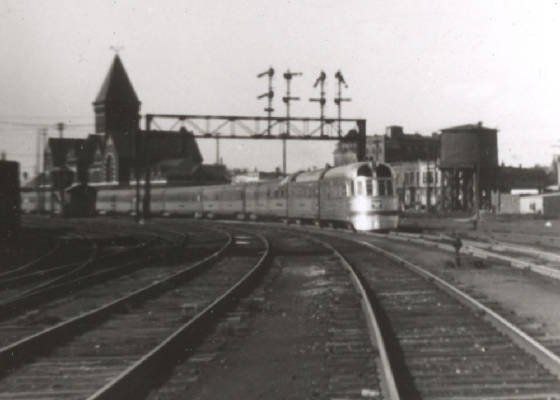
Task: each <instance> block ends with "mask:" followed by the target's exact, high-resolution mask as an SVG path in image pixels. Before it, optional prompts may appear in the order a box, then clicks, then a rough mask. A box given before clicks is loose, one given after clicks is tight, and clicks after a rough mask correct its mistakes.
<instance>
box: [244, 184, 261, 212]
mask: <svg viewBox="0 0 560 400" xmlns="http://www.w3.org/2000/svg"><path fill="white" fill-rule="evenodd" d="M259 186H260V182H252V183H248V184H247V185H246V186H245V215H246V216H247V218H249V219H252V220H255V219H257V214H258V202H259Z"/></svg>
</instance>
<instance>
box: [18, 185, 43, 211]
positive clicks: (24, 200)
mask: <svg viewBox="0 0 560 400" xmlns="http://www.w3.org/2000/svg"><path fill="white" fill-rule="evenodd" d="M38 210H39V194H38V193H37V191H36V190H29V189H24V190H22V191H21V212H22V213H24V214H32V213H35V212H37V211H38Z"/></svg>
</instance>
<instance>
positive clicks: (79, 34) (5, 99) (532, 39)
mask: <svg viewBox="0 0 560 400" xmlns="http://www.w3.org/2000/svg"><path fill="white" fill-rule="evenodd" d="M558 3H559V1H547V0H540V1H533V2H530V1H515V0H508V1H498V0H495V1H493V0H471V1H464V0H461V1H458V0H410V1H409V0H402V1H389V0H387V1H377V0H364V1H357V0H347V1H343V2H341V1H331V0H321V1H312V0H298V1H285V0H274V1H272V0H271V1H267V0H258V1H257V0H237V1H226V0H221V1H211V0H205V1H204V0H201V1H199V0H192V1H179V0H168V1H157V2H156V1H145V0H130V1H118V0H114V1H108V0H99V1H95V2H92V1H75V0H68V1H65V0H64V1H63V0H49V1H48V2H38V1H32V0H0V37H1V38H2V39H1V43H2V45H1V46H0V60H1V62H0V88H1V90H0V99H1V101H0V151H4V152H5V153H6V154H7V158H8V159H15V160H17V161H20V162H21V164H22V170H23V171H28V172H30V171H32V170H33V168H34V165H35V152H36V146H37V144H36V135H37V131H38V129H39V128H40V127H41V126H43V125H45V126H48V128H49V135H50V136H56V135H57V133H56V131H55V129H54V128H53V125H54V124H55V123H56V122H59V121H60V122H65V123H66V124H67V125H68V127H67V130H66V132H65V136H66V137H84V136H86V135H87V134H88V133H92V132H93V130H94V126H93V122H94V118H93V116H94V114H93V108H92V104H91V103H92V102H93V100H94V99H95V97H96V95H97V93H98V91H99V88H100V86H101V83H102V81H103V79H104V77H105V75H106V73H107V71H108V68H109V66H110V64H111V62H112V58H113V57H114V52H113V51H112V50H111V49H110V47H111V46H123V47H124V48H123V49H122V50H121V51H120V57H121V59H122V61H123V63H124V66H125V68H126V70H127V72H128V74H129V77H130V79H131V81H132V83H133V86H134V88H135V90H136V93H137V94H138V97H139V98H140V100H141V102H142V106H141V113H142V114H145V113H180V114H228V115H236V114H239V115H261V116H264V115H265V113H264V111H263V108H264V107H265V104H264V103H265V102H264V101H262V100H260V101H259V100H257V98H256V97H257V96H258V95H259V94H261V93H264V92H266V81H265V80H264V79H257V77H256V75H257V74H258V73H259V72H262V71H264V70H266V69H267V68H268V67H270V66H272V67H274V68H275V70H276V71H277V74H276V76H275V80H274V86H275V90H276V93H277V95H276V96H275V98H274V105H273V106H274V108H275V109H276V112H275V114H274V115H277V116H284V113H285V108H284V105H283V104H282V103H281V99H280V97H281V95H282V93H283V92H284V90H285V82H284V81H283V79H281V76H280V75H281V73H282V72H284V71H286V70H287V69H288V68H290V69H291V70H292V71H297V72H302V73H303V76H302V77H300V78H295V79H294V80H293V85H292V90H293V95H295V96H300V97H301V98H302V101H299V102H294V103H293V104H292V115H297V116H309V117H318V114H319V111H318V106H317V104H316V103H313V104H312V103H309V102H308V101H307V99H308V98H309V97H316V96H317V90H316V89H313V83H314V82H315V79H316V78H317V76H318V75H319V72H320V71H321V70H324V71H325V72H326V73H327V82H326V92H327V107H326V114H327V115H328V116H335V115H336V108H335V106H334V103H333V100H332V99H333V98H334V97H335V87H336V86H335V79H334V73H335V72H336V71H337V70H341V71H342V72H343V74H344V77H345V79H346V82H347V83H348V89H346V90H345V92H344V97H350V98H351V99H352V101H351V102H349V103H345V104H344V108H343V117H348V118H350V117H352V118H365V119H367V134H368V135H373V134H381V133H383V132H384V129H385V127H386V126H389V125H401V126H403V127H404V130H405V132H409V133H412V132H418V133H421V134H425V135H430V134H431V133H432V132H435V131H438V130H440V129H442V128H446V127H450V126H454V125H460V124H465V123H477V122H479V121H482V122H483V124H484V125H485V126H487V127H491V128H497V129H498V130H499V132H498V147H499V158H500V162H504V163H505V164H507V165H516V166H517V165H519V164H522V165H524V166H532V165H534V164H535V163H539V164H544V165H549V164H550V163H551V161H552V154H553V153H555V152H556V153H560V146H558V145H560V138H559V135H558V126H559V125H560V124H559V122H560V121H559V119H560V113H559V112H558V108H559V107H558V106H559V103H560V102H559V100H558V99H559V93H560V73H559V71H560V51H559V50H558V38H559V37H560V21H559V19H560V5H559V4H558ZM199 145H200V148H201V150H202V154H203V157H204V159H205V162H208V163H212V162H214V161H215V148H214V144H213V143H212V142H211V141H203V140H201V141H200V143H199ZM555 145H556V146H558V147H555ZM220 148H221V156H222V158H223V161H224V163H225V164H226V165H228V167H248V168H255V167H256V168H259V169H262V170H272V169H274V168H275V167H277V166H281V165H282V150H281V145H280V143H279V142H276V143H268V142H267V143H263V142H262V141H242V142H240V141H223V142H222V144H221V146H220ZM333 148H334V143H333V142H311V143H308V142H303V141H291V142H288V171H289V172H292V171H296V170H298V169H301V168H310V167H313V166H323V165H324V164H325V163H327V162H330V163H332V159H333V157H332V151H333Z"/></svg>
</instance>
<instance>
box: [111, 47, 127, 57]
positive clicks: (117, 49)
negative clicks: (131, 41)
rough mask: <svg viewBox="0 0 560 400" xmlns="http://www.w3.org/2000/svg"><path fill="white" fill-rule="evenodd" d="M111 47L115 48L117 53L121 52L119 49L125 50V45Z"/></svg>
mask: <svg viewBox="0 0 560 400" xmlns="http://www.w3.org/2000/svg"><path fill="white" fill-rule="evenodd" d="M109 48H110V49H111V50H113V51H114V52H115V54H117V55H118V54H119V51H121V50H124V46H111V47H109Z"/></svg>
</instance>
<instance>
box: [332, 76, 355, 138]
mask: <svg viewBox="0 0 560 400" xmlns="http://www.w3.org/2000/svg"><path fill="white" fill-rule="evenodd" d="M334 77H335V78H336V79H337V80H338V97H336V98H335V99H334V103H335V104H336V106H337V107H338V136H339V137H340V136H342V129H341V119H342V102H344V101H352V99H350V98H344V97H342V85H344V87H345V88H347V87H348V85H347V84H346V81H345V80H344V77H343V76H342V72H340V70H338V71H336V74H334Z"/></svg>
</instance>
